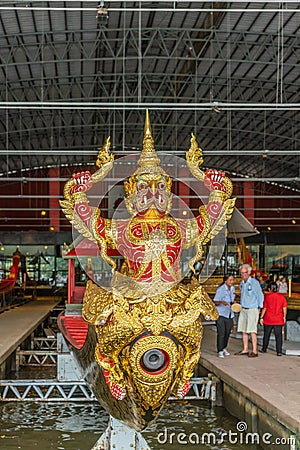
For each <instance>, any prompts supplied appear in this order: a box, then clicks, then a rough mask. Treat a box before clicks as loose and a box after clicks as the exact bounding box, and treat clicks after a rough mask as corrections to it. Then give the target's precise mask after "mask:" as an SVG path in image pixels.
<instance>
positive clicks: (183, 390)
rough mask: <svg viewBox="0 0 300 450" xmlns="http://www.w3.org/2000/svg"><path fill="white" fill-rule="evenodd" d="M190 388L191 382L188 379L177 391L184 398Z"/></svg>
mask: <svg viewBox="0 0 300 450" xmlns="http://www.w3.org/2000/svg"><path fill="white" fill-rule="evenodd" d="M190 389H191V383H190V380H187V381H186V383H185V384H184V385H183V386H182V388H181V389H178V391H177V395H178V397H179V398H184V397H185V396H186V395H187V393H188V392H189V390H190Z"/></svg>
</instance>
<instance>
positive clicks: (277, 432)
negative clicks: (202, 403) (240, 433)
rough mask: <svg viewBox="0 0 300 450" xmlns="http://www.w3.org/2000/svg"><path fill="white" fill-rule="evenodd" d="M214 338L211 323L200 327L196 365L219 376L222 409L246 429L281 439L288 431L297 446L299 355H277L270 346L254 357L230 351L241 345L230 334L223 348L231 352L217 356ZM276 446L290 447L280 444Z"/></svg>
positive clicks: (298, 431) (236, 350)
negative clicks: (201, 335)
mask: <svg viewBox="0 0 300 450" xmlns="http://www.w3.org/2000/svg"><path fill="white" fill-rule="evenodd" d="M216 339H217V334H216V332H215V331H214V330H213V328H212V326H206V327H204V336H203V340H202V345H201V350H202V353H201V359H200V365H201V366H202V367H203V368H205V369H206V370H207V371H208V372H211V373H214V374H215V375H216V376H217V377H218V378H220V380H222V393H223V404H224V406H225V407H226V409H227V410H228V411H229V412H230V413H231V414H232V415H233V416H235V417H237V418H238V419H240V420H243V421H245V422H246V424H247V430H248V431H253V432H259V433H267V432H269V433H271V434H272V435H273V436H274V439H275V437H277V438H279V439H280V438H282V441H281V442H282V443H284V442H285V439H288V437H290V436H291V435H292V436H296V437H297V438H298V443H297V444H296V447H294V448H295V449H299V448H300V445H299V437H300V358H299V356H282V357H278V356H277V354H276V352H274V351H272V350H268V352H267V353H259V356H258V358H248V357H247V356H238V355H234V353H236V352H238V351H240V350H241V349H242V341H241V339H235V338H230V340H229V345H228V348H227V350H228V351H229V352H230V353H231V355H230V356H228V357H225V358H219V357H218V356H217V350H216ZM249 348H250V349H251V344H250V347H249ZM278 442H279V441H278ZM266 448H267V446H266ZM268 448H269V447H268ZM277 448H280V449H281V448H282V449H284V448H288V449H291V448H293V447H292V446H290V445H287V446H285V445H281V446H278V447H277Z"/></svg>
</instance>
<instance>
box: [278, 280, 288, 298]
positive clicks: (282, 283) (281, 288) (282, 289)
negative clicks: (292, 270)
mask: <svg viewBox="0 0 300 450" xmlns="http://www.w3.org/2000/svg"><path fill="white" fill-rule="evenodd" d="M276 284H277V287H278V292H279V294H287V292H288V285H287V282H286V278H285V277H282V279H281V280H279V281H278V282H277V283H276Z"/></svg>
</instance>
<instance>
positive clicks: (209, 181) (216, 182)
mask: <svg viewBox="0 0 300 450" xmlns="http://www.w3.org/2000/svg"><path fill="white" fill-rule="evenodd" d="M224 178H225V172H222V171H220V170H214V169H208V170H207V171H206V172H205V177H204V186H205V187H207V189H209V190H210V191H221V192H226V187H225V185H224V183H223V181H224Z"/></svg>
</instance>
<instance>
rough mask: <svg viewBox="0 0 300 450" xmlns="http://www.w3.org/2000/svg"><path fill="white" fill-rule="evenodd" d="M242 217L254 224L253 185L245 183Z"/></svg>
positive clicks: (249, 182) (251, 182) (248, 182)
mask: <svg viewBox="0 0 300 450" xmlns="http://www.w3.org/2000/svg"><path fill="white" fill-rule="evenodd" d="M244 216H245V217H246V218H247V219H248V220H249V222H251V223H252V224H254V183H253V181H245V183H244Z"/></svg>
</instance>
